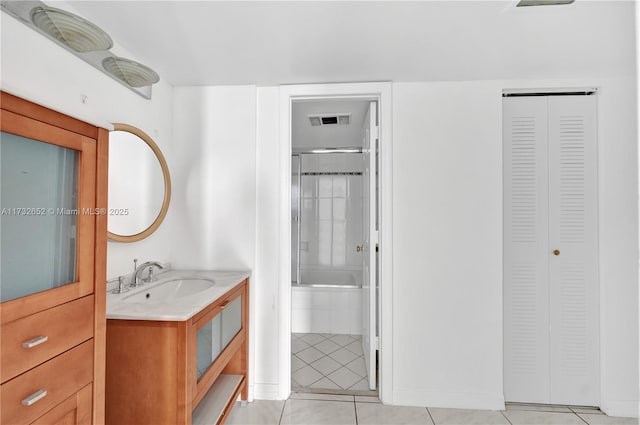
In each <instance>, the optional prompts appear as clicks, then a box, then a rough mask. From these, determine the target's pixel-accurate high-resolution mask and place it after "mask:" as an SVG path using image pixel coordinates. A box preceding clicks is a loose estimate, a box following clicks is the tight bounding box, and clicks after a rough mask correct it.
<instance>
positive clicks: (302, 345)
mask: <svg viewBox="0 0 640 425" xmlns="http://www.w3.org/2000/svg"><path fill="white" fill-rule="evenodd" d="M307 348H309V344H307V343H306V342H304V341H302V340H300V339H293V340H291V352H292V353H293V354H296V353H299V352H300V351H302V350H306V349H307Z"/></svg>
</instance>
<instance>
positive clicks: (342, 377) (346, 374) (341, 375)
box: [327, 367, 361, 389]
mask: <svg viewBox="0 0 640 425" xmlns="http://www.w3.org/2000/svg"><path fill="white" fill-rule="evenodd" d="M327 378H329V379H331V380H332V381H333V382H335V383H336V384H338V385H339V386H340V387H341V388H344V389H348V388H350V387H352V386H353V385H354V384H356V383H357V382H358V381H360V380H361V378H360V377H359V376H358V375H356V374H355V373H353V372H351V371H350V370H349V369H347V368H346V367H341V368H340V369H338V370H336V371H335V372H332V373H330V374H329V375H328V376H327Z"/></svg>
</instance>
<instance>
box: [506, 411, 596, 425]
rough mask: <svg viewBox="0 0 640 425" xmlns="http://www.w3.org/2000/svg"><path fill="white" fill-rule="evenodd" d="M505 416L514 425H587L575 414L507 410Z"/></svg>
mask: <svg viewBox="0 0 640 425" xmlns="http://www.w3.org/2000/svg"><path fill="white" fill-rule="evenodd" d="M504 416H506V418H507V419H508V420H509V422H511V424H512V425H585V424H584V421H583V420H582V419H580V418H579V417H578V415H576V414H574V413H563V412H541V411H533V410H507V411H505V412H504Z"/></svg>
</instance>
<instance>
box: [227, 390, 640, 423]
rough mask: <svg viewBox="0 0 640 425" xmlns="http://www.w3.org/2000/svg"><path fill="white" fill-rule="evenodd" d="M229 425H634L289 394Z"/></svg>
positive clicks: (570, 415)
mask: <svg viewBox="0 0 640 425" xmlns="http://www.w3.org/2000/svg"><path fill="white" fill-rule="evenodd" d="M226 423H227V424H228V425H323V424H329V425H396V424H397V425H400V424H401V425H495V424H499V425H571V424H579V425H638V419H630V418H614V417H610V416H606V415H604V414H603V413H602V412H600V411H599V410H597V409H584V408H571V407H556V406H532V405H518V404H508V405H507V410H505V411H504V412H498V411H491V410H464V409H439V408H432V407H428V408H427V407H401V406H384V405H382V404H380V402H379V400H378V399H377V398H376V397H366V396H353V395H349V396H347V395H329V394H312V393H293V394H292V395H291V397H290V398H289V400H287V401H265V400H257V401H255V402H253V403H249V405H248V406H247V407H240V406H239V405H236V407H235V408H234V409H233V410H232V411H231V415H230V416H229V419H228V420H227V422H226Z"/></svg>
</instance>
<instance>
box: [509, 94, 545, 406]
mask: <svg viewBox="0 0 640 425" xmlns="http://www.w3.org/2000/svg"><path fill="white" fill-rule="evenodd" d="M547 121H548V119H547V99H546V98H545V97H505V98H503V149H504V152H503V158H504V223H505V225H504V234H503V237H504V282H505V285H504V306H505V310H504V325H505V326H504V332H505V337H504V342H505V347H504V348H505V349H504V353H505V358H504V372H505V379H504V384H505V396H506V398H507V400H508V401H522V402H530V403H548V402H549V287H548V283H547V282H548V274H549V270H548V246H549V241H548V199H549V197H548V169H547V157H548V152H547V131H548V128H547Z"/></svg>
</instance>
